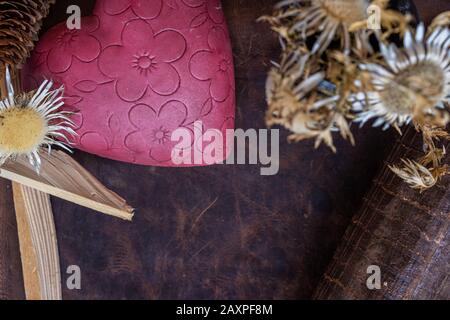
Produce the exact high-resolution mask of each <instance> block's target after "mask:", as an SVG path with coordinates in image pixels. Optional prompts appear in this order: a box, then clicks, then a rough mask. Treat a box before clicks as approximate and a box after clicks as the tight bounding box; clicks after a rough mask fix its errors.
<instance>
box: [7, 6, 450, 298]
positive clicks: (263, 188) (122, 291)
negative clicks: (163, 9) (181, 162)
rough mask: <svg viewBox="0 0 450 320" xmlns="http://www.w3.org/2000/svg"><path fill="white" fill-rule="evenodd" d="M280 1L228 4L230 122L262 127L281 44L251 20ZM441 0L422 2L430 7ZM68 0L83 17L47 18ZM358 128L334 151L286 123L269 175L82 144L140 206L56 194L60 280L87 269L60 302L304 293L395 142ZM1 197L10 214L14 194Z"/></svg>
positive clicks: (84, 157)
mask: <svg viewBox="0 0 450 320" xmlns="http://www.w3.org/2000/svg"><path fill="white" fill-rule="evenodd" d="M275 2H276V1H275V0H225V1H223V6H224V10H225V15H226V18H227V20H228V25H229V29H230V34H231V38H232V45H233V50H234V58H235V67H236V91H237V110H236V126H237V128H243V129H247V128H264V127H265V124H264V112H265V110H266V105H265V99H264V84H265V77H266V72H267V70H268V68H269V65H270V60H271V59H277V58H278V54H279V44H278V42H277V39H276V38H275V37H274V36H273V35H272V34H271V33H270V31H269V28H268V26H267V25H264V24H261V23H256V22H255V20H256V19H257V18H258V17H259V16H260V15H262V14H267V13H270V12H271V8H272V5H273V4H274V3H275ZM419 2H422V1H419ZM445 2H446V1H445V0H443V1H427V4H426V5H425V4H424V5H423V6H422V5H421V4H419V6H420V7H423V10H425V11H424V12H425V13H426V12H431V11H432V9H433V3H435V4H436V6H437V4H441V5H444V3H445ZM74 3H78V4H80V6H82V8H83V13H85V12H86V14H88V10H87V8H88V7H91V8H92V1H74V0H59V1H58V4H57V5H56V7H55V8H54V10H53V15H52V17H51V18H50V20H49V21H48V25H53V24H56V23H57V22H59V21H61V20H63V19H64V17H65V15H64V12H65V8H66V7H67V5H68V4H74ZM436 10H438V9H436ZM421 13H422V12H421ZM426 16H428V15H426ZM354 132H355V136H356V140H357V146H356V147H351V146H349V145H348V143H346V142H342V141H340V140H339V139H337V140H338V142H337V147H338V154H336V155H334V154H332V153H331V152H330V151H329V150H328V149H326V148H325V147H321V148H320V149H319V150H317V151H315V150H314V148H313V145H312V142H306V143H301V144H288V143H287V142H286V136H287V133H286V132H285V131H282V136H281V141H282V143H281V146H280V173H279V174H278V175H276V176H273V177H262V176H260V174H259V173H260V170H259V169H260V168H259V167H258V166H213V167H205V168H193V169H180V168H152V167H140V166H136V165H131V164H124V163H119V162H115V161H111V160H105V159H101V158H98V157H95V156H92V155H88V154H85V153H82V152H78V151H77V152H76V154H75V158H76V159H77V160H79V161H80V162H81V163H82V164H83V165H84V166H85V167H86V168H87V169H89V170H90V171H91V172H92V173H93V174H94V175H95V176H97V177H98V178H100V180H101V181H103V182H104V183H105V184H106V185H107V186H108V187H110V188H112V189H113V190H115V191H116V192H118V193H119V194H121V195H123V196H124V197H125V198H127V199H128V200H129V202H130V204H131V205H133V206H134V207H136V209H137V212H136V217H135V220H134V221H133V222H132V223H127V222H123V221H119V220H115V219H113V218H110V217H106V216H103V215H100V214H96V213H94V212H92V211H90V210H87V209H83V208H81V207H79V206H75V205H72V204H69V203H67V202H64V201H61V200H57V199H53V206H54V213H55V220H56V227H57V233H58V241H59V248H60V254H61V267H62V272H63V284H64V282H65V279H66V275H65V273H64V271H65V270H66V268H67V266H69V265H72V264H76V265H79V266H80V268H81V271H82V290H80V291H76V290H75V291H70V290H68V289H66V287H65V286H63V297H64V299H114V298H118V299H126V298H138V299H168V298H172V299H178V298H180V299H181V298H184V299H195V298H215V299H228V298H238V299H245V298H248V299H259V298H260V299H263V298H277V299H299V298H310V297H311V295H312V292H313V291H314V289H315V288H316V286H317V284H318V282H319V281H320V278H321V276H322V275H323V273H324V271H325V269H326V267H327V264H328V263H329V261H330V260H331V258H332V256H333V253H334V252H335V249H336V247H337V245H338V243H339V242H340V240H341V239H342V236H343V234H344V231H345V229H346V227H347V226H348V224H349V222H350V220H351V217H352V216H353V214H354V213H355V212H356V211H357V209H358V208H359V207H360V205H361V202H362V199H363V196H364V194H365V193H366V191H367V190H368V189H369V187H370V185H371V181H372V179H373V177H374V176H375V174H376V172H377V171H378V170H379V169H380V168H381V166H382V162H383V159H384V158H385V156H386V155H387V153H388V151H389V150H390V148H391V147H392V145H393V144H394V143H395V139H394V136H395V133H394V132H385V133H382V132H379V131H378V130H375V129H370V128H365V129H363V130H360V131H358V130H354ZM2 192H3V191H2ZM2 206H3V207H2V209H3V210H6V211H8V209H9V211H11V212H12V207H11V204H10V203H9V202H8V203H7V204H6V205H4V204H3V203H2ZM12 214H13V213H12ZM21 285H22V284H21V283H20V281H16V282H14V283H13V285H12V287H14V286H16V287H17V286H18V287H20V286H21ZM9 297H13V295H10V296H9Z"/></svg>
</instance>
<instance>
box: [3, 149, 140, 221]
mask: <svg viewBox="0 0 450 320" xmlns="http://www.w3.org/2000/svg"><path fill="white" fill-rule="evenodd" d="M40 156H41V160H42V165H41V171H40V173H39V174H37V173H36V172H35V170H34V168H33V167H32V166H31V164H30V163H29V162H28V160H27V159H25V158H18V159H17V160H16V161H9V162H7V163H6V164H5V165H3V166H2V167H0V177H3V178H6V179H9V180H12V181H14V182H17V183H20V184H23V185H25V186H28V187H31V188H34V189H37V190H39V191H42V192H45V193H48V194H50V195H53V196H55V197H58V198H61V199H64V200H68V201H70V202H73V203H76V204H78V205H81V206H83V207H87V208H91V209H93V210H95V211H98V212H102V213H105V214H108V215H111V216H114V217H118V218H121V219H124V220H129V221H130V220H132V218H133V208H132V207H130V206H129V205H128V204H127V203H126V201H125V200H124V199H123V198H121V197H120V196H118V195H117V194H116V193H114V192H112V191H110V190H109V189H107V188H106V187H105V186H103V184H101V183H100V182H99V181H98V180H97V179H96V178H95V177H94V176H92V175H91V174H90V173H89V172H88V171H87V170H86V169H84V168H83V167H82V166H81V165H80V164H78V162H76V161H75V160H74V159H73V158H72V157H70V156H69V155H67V154H66V153H64V152H62V151H53V152H52V153H51V155H49V154H48V153H46V152H41V153H40Z"/></svg>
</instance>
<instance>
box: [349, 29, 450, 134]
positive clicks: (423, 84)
mask: <svg viewBox="0 0 450 320" xmlns="http://www.w3.org/2000/svg"><path fill="white" fill-rule="evenodd" d="M380 45H381V53H382V55H383V58H384V63H386V64H387V66H386V67H385V66H384V65H382V64H381V63H362V64H361V66H360V67H361V69H362V70H364V71H367V73H368V74H369V75H370V78H371V82H372V87H373V90H372V91H371V92H368V93H364V92H361V93H360V94H358V95H356V97H354V101H353V102H354V103H353V105H354V110H355V111H359V110H361V108H362V112H360V113H359V114H358V118H357V121H358V122H361V124H364V123H365V122H367V121H368V120H370V119H373V118H376V119H377V120H376V121H375V123H374V126H375V127H378V126H383V128H384V129H387V128H388V127H390V126H394V127H397V126H402V125H404V124H407V123H410V122H411V121H412V120H414V121H415V122H424V123H427V124H430V125H437V126H440V127H445V125H446V124H447V123H448V122H449V120H450V117H449V113H448V112H447V111H446V110H445V106H446V104H447V103H448V102H449V101H450V55H449V46H450V29H448V28H441V27H439V28H437V29H436V30H435V31H433V32H432V33H431V34H430V35H429V36H428V37H427V38H425V27H424V25H423V24H420V25H419V26H418V28H417V30H416V34H415V37H414V38H413V35H412V34H411V32H409V31H408V32H406V34H405V37H404V48H402V49H399V48H398V47H397V46H396V45H394V44H390V45H389V46H387V45H385V44H383V43H381V44H380Z"/></svg>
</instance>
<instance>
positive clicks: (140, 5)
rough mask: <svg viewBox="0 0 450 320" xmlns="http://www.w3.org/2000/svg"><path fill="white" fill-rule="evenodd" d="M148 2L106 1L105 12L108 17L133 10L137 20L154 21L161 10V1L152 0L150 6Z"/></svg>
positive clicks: (136, 0)
mask: <svg viewBox="0 0 450 320" xmlns="http://www.w3.org/2000/svg"><path fill="white" fill-rule="evenodd" d="M148 1H149V0H131V1H130V0H108V5H107V6H105V11H106V13H107V14H109V15H117V14H121V13H123V12H125V11H126V10H128V9H129V8H131V10H133V12H134V14H136V15H137V16H138V17H139V18H142V19H155V18H156V17H158V16H159V14H160V13H161V9H162V0H153V1H152V3H151V5H149V3H148Z"/></svg>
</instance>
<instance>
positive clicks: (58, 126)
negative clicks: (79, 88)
mask: <svg viewBox="0 0 450 320" xmlns="http://www.w3.org/2000/svg"><path fill="white" fill-rule="evenodd" d="M6 82H7V87H8V97H7V98H6V99H4V100H3V101H0V165H2V164H3V163H4V162H5V161H7V160H8V159H12V160H14V159H15V158H16V157H19V156H25V157H28V159H29V161H30V163H31V164H32V165H33V166H34V168H35V169H36V171H37V172H39V169H40V165H41V160H40V157H39V153H38V152H39V150H40V149H41V148H43V147H46V148H47V149H48V152H49V153H50V152H51V148H52V146H59V147H61V148H63V149H65V150H67V151H69V152H70V149H69V148H68V146H67V145H68V144H70V143H69V140H68V138H67V135H68V134H69V135H76V133H75V131H74V130H73V129H72V127H73V126H74V123H73V122H72V121H71V120H70V118H69V114H70V113H68V112H65V111H60V107H61V106H62V105H63V104H64V102H63V101H62V100H63V97H62V94H63V91H64V90H63V88H62V87H61V88H59V89H56V90H53V91H51V88H52V86H53V82H51V81H47V80H46V81H44V82H43V83H42V84H41V86H40V87H39V89H38V90H37V91H35V92H29V93H25V94H21V95H18V96H14V90H13V86H12V84H11V79H10V75H9V70H8V69H7V70H6ZM57 139H63V140H65V142H63V141H58V140H57Z"/></svg>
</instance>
